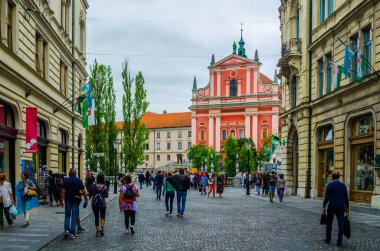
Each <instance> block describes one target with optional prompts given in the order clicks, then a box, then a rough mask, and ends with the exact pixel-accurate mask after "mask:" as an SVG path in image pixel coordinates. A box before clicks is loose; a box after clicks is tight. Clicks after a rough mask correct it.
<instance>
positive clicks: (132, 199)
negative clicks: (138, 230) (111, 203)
mask: <svg viewBox="0 0 380 251" xmlns="http://www.w3.org/2000/svg"><path fill="white" fill-rule="evenodd" d="M138 197H140V194H139V190H138V189H137V187H136V185H135V184H134V183H132V179H131V176H130V175H126V176H125V177H124V181H123V185H122V186H121V188H120V196H119V208H120V211H121V212H123V213H124V223H125V228H126V231H125V233H126V234H129V233H131V234H134V233H135V221H136V213H137V201H136V198H138ZM129 223H131V225H130V227H129Z"/></svg>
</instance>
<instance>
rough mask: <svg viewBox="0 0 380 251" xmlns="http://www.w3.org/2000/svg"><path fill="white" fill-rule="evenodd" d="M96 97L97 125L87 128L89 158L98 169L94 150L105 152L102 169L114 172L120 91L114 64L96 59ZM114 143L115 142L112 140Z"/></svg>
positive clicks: (91, 166) (93, 75)
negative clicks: (115, 85) (117, 101)
mask: <svg viewBox="0 0 380 251" xmlns="http://www.w3.org/2000/svg"><path fill="white" fill-rule="evenodd" d="M90 71H91V75H90V78H89V80H90V81H91V82H92V90H93V92H92V95H93V96H92V99H93V103H94V104H95V114H94V118H95V125H94V126H91V127H89V128H87V129H86V159H87V163H89V165H90V168H91V170H96V168H97V159H96V157H94V155H93V154H94V153H104V157H102V158H101V159H100V167H101V169H102V171H104V172H106V174H108V175H110V174H112V173H113V170H114V158H115V154H114V150H113V142H114V141H115V140H116V136H117V130H116V127H115V116H116V94H115V90H114V85H113V77H112V69H111V67H110V66H105V65H103V64H98V62H97V61H96V60H95V62H94V63H93V65H92V66H91V67H90ZM110 142H112V143H110Z"/></svg>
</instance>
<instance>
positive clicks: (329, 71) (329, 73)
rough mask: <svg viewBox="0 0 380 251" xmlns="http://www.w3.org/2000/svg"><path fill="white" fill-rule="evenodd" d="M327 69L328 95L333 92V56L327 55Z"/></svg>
mask: <svg viewBox="0 0 380 251" xmlns="http://www.w3.org/2000/svg"><path fill="white" fill-rule="evenodd" d="M326 61H327V67H326V94H327V93H330V92H331V86H332V74H333V71H332V69H333V64H332V58H331V54H328V55H326Z"/></svg>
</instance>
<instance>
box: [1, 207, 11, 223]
mask: <svg viewBox="0 0 380 251" xmlns="http://www.w3.org/2000/svg"><path fill="white" fill-rule="evenodd" d="M9 208H10V207H4V204H3V203H0V226H4V215H3V211H4V214H5V218H6V219H7V222H8V225H12V219H11V216H10V215H9Z"/></svg>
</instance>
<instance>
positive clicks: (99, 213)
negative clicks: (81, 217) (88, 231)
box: [92, 207, 107, 227]
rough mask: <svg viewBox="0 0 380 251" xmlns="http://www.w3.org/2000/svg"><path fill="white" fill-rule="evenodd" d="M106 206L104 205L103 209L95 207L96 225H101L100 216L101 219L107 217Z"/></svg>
mask: <svg viewBox="0 0 380 251" xmlns="http://www.w3.org/2000/svg"><path fill="white" fill-rule="evenodd" d="M106 210H107V208H106V207H102V208H101V209H95V208H93V209H92V211H93V212H94V215H95V226H96V227H97V226H99V216H100V219H102V220H105V219H106Z"/></svg>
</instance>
